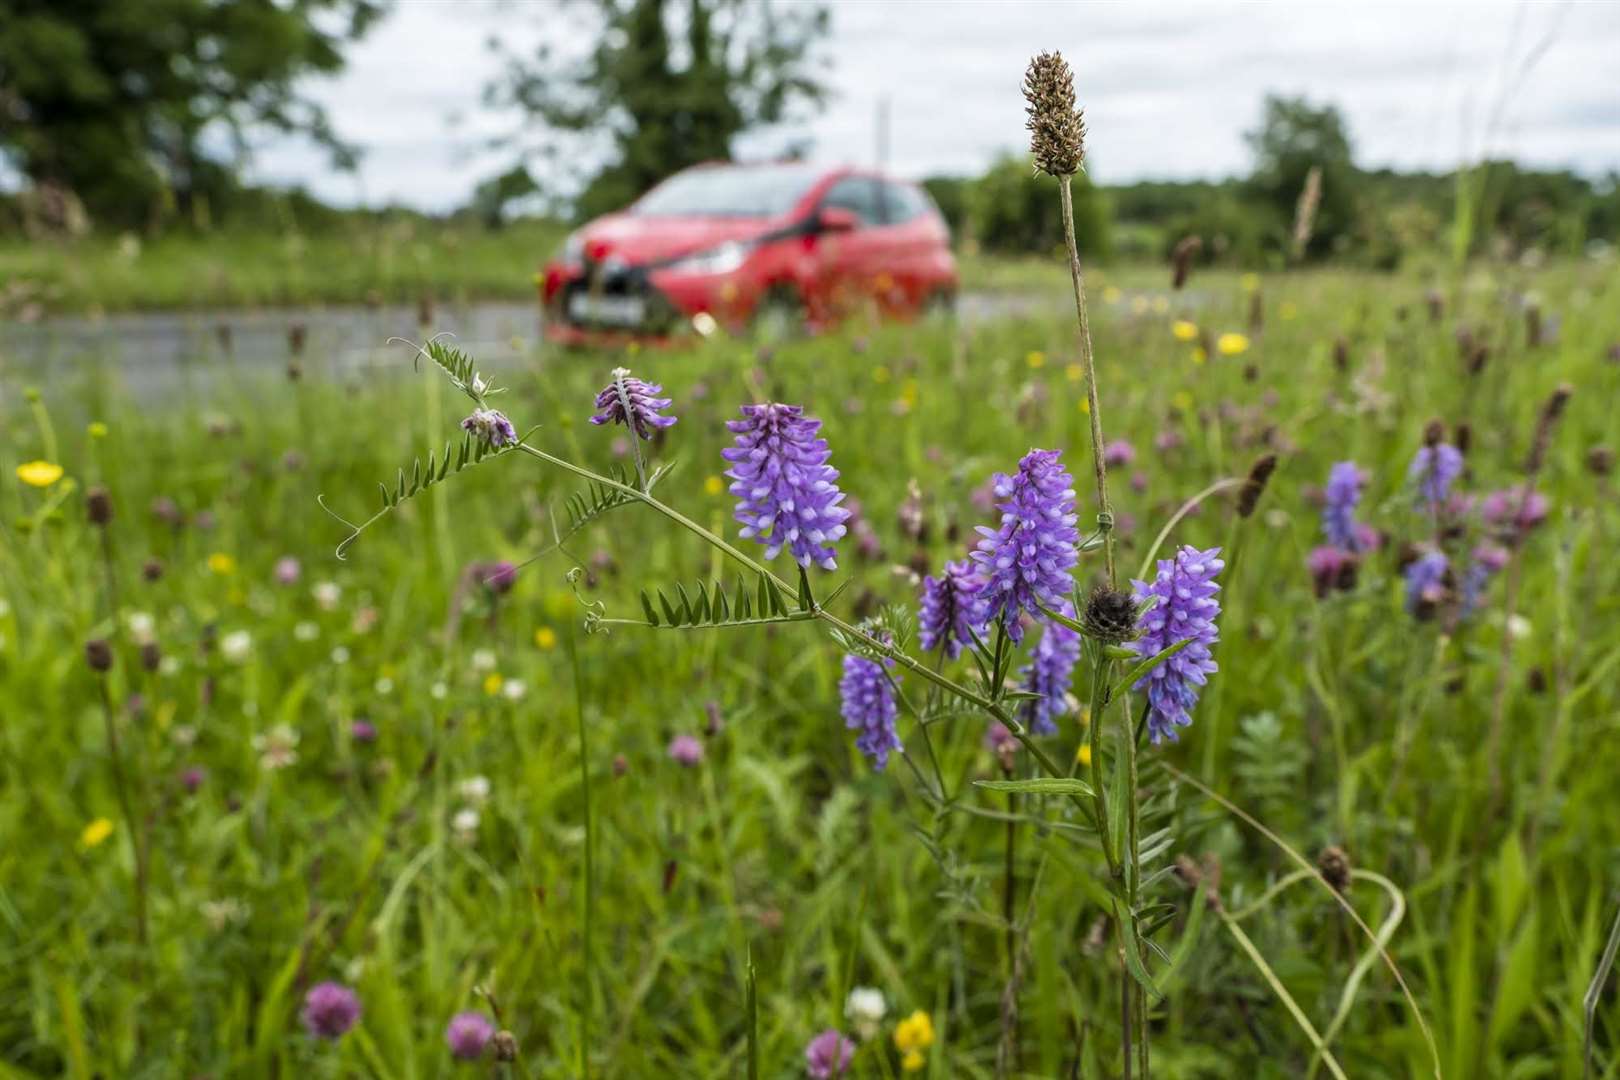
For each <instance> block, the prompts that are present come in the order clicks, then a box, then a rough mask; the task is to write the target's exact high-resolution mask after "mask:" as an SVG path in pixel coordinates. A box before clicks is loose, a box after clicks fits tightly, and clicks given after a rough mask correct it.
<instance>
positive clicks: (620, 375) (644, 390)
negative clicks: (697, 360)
mask: <svg viewBox="0 0 1620 1080" xmlns="http://www.w3.org/2000/svg"><path fill="white" fill-rule="evenodd" d="M663 392H664V388H663V387H662V386H660V385H659V384H658V383H648V382H642V381H641V380H640V379H638V378H636V377H634V376H633V375H631V374H630V369H629V368H614V369H613V381H612V382H610V383H608V385H607V387H606V388H605V389H604V390H603V391H602V392H601V393H600V394H597V395H596V407H597V408H598V409H600V410H602V411H601V412H599V413H597V414H596V415H595V416H593V417H591V423H593V424H597V425H601V424H623V425H625V426H626V427H629V428H631V429H632V430H634V431H635V433H636V434H637V435H639V436H640V437H641V438H643V439H651V438H652V437H653V431H654V430H655V429H659V428H667V427H669V426H670V425H672V424H674V423H675V419H676V418H675V417H673V416H663V415H660V414H661V412H662V411H663V410H664V409H667V408H669V405H670V399H669V398H661V397H659V396H658V395H659V394H661V393H663ZM627 402H628V404H629V412H628V413H627V412H626V411H625V405H626V403H627Z"/></svg>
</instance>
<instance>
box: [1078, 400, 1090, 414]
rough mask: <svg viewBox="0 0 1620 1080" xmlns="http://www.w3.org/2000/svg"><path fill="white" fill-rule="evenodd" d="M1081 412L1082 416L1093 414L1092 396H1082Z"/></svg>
mask: <svg viewBox="0 0 1620 1080" xmlns="http://www.w3.org/2000/svg"><path fill="white" fill-rule="evenodd" d="M1080 414H1081V415H1082V416H1090V415H1091V399H1090V398H1081V399H1080Z"/></svg>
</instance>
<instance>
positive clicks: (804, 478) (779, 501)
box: [721, 404, 849, 570]
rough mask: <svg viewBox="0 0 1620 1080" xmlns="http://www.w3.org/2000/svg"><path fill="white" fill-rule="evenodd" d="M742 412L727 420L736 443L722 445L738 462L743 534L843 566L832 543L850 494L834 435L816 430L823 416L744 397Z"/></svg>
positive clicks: (733, 472) (771, 551) (770, 548)
mask: <svg viewBox="0 0 1620 1080" xmlns="http://www.w3.org/2000/svg"><path fill="white" fill-rule="evenodd" d="M742 414H743V417H744V419H742V420H730V421H727V423H726V427H727V428H728V429H730V430H731V432H732V433H734V434H735V435H736V436H737V439H736V446H734V447H732V448H730V449H727V450H723V451H721V456H722V457H724V458H725V459H726V460H727V461H728V462H730V463H731V468H730V469H728V470H726V475H727V476H729V477H731V479H732V481H733V483H732V485H731V493H732V494H733V495H735V496H737V500H738V501H737V510H736V515H735V516H736V519H737V520H738V521H739V522H741V523H742V526H743V528H742V531H741V534H740V535H742V536H743V537H744V538H746V539H751V540H757V541H758V542H759V543H761V544H764V545H765V558H767V559H774V558H776V556H777V553H778V552H780V551H781V550H782V548H784V547H786V548H788V549H789V551H790V552H791V553H792V555H793V558H794V560H795V561H796V562H798V564H799V565H800V566H805V567H808V566H809V565H810V564H811V563H815V564H816V565H817V566H820V567H821V568H822V569H825V570H835V569H837V567H838V563H837V560H836V559H835V558H834V552H833V548H832V544H833V542H834V541H836V540H838V539H839V538H841V537H842V536H843V535H844V533H845V527H844V522H845V521H846V520H848V518H849V511H848V510H846V509H845V508H844V507H842V506H840V505H838V504H839V503H841V502H843V501H844V494H843V492H841V491H839V490H838V483H837V481H838V470H837V469H835V468H833V467H832V466H831V465H828V464H827V459H828V457H829V452H828V449H827V440H826V439H823V438H819V437H818V436H817V434H816V433H817V431H819V430H820V428H821V421H820V420H816V419H813V418H811V417H807V416H805V415H804V409H803V408H802V407H800V406H798V405H779V404H769V405H744V406H742Z"/></svg>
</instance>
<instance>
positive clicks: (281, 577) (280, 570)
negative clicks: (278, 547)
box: [276, 555, 303, 585]
mask: <svg viewBox="0 0 1620 1080" xmlns="http://www.w3.org/2000/svg"><path fill="white" fill-rule="evenodd" d="M302 573H303V567H301V566H299V565H298V560H297V559H295V558H293V557H292V556H291V555H283V556H282V557H281V558H279V559H277V560H276V584H277V585H296V584H298V577H299V575H300V574H302Z"/></svg>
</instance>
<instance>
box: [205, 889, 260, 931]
mask: <svg viewBox="0 0 1620 1080" xmlns="http://www.w3.org/2000/svg"><path fill="white" fill-rule="evenodd" d="M197 909H198V910H199V911H200V912H201V913H202V917H203V922H205V923H207V924H208V928H209V929H210V930H212V931H214V932H215V933H216V934H217V933H218V932H219V931H221V930H223V929H225V928H226V927H227V926H234V925H236V924H237V923H243V922H246V921H247V917H248V906H247V905H246V904H244V903H243V902H242V901H240V900H238V899H236V897H234V896H227V897H226V898H225V899H223V900H204V901H203V902H202V903H201V904H199V905H197Z"/></svg>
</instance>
